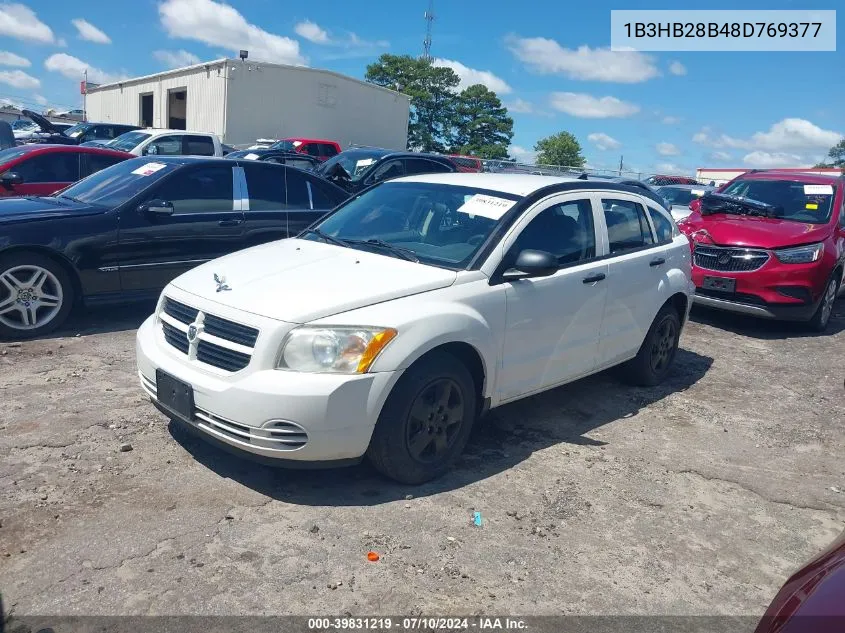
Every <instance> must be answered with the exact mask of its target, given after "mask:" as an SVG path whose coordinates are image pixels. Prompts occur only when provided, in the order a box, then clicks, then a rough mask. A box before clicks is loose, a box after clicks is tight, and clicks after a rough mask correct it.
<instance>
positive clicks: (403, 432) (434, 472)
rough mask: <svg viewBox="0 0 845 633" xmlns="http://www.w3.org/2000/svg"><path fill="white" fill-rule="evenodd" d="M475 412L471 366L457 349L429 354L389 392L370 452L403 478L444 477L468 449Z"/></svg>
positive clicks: (412, 481) (415, 481)
mask: <svg viewBox="0 0 845 633" xmlns="http://www.w3.org/2000/svg"><path fill="white" fill-rule="evenodd" d="M475 412H476V393H475V384H474V382H473V379H472V376H471V375H470V373H469V371H468V370H467V368H466V367H465V366H464V365H463V363H461V362H460V361H459V360H458V359H457V358H455V357H454V356H452V355H451V354H447V353H445V352H434V353H432V354H429V355H428V356H426V357H425V358H423V359H422V360H420V361H418V362H417V363H415V364H414V365H412V366H411V367H410V368H409V369H408V370H407V371H406V372H405V374H404V375H403V376H402V377H401V378H400V379H399V381H398V382H397V383H396V386H395V387H394V388H393V391H392V392H391V393H390V396H388V398H387V402H386V403H385V405H384V409H383V410H382V412H381V415H380V416H379V419H378V423H377V424H376V428H375V430H374V431H373V438H372V440H371V441H370V446H369V448H368V449H367V457H368V458H369V459H370V461H371V462H372V464H373V466H375V468H376V469H377V470H379V471H380V472H381V473H382V474H384V475H386V476H387V477H390V478H391V479H395V480H396V481H399V482H401V483H405V484H421V483H423V482H425V481H429V480H430V479H434V478H435V477H439V476H440V475H442V474H443V473H445V472H446V471H447V470H448V469H449V467H450V466H451V465H452V463H453V462H454V461H455V459H456V458H457V457H458V455H460V454H461V452H462V451H463V449H464V446H465V445H466V443H467V440H468V439H469V434H470V431H471V430H472V424H473V422H474V418H475Z"/></svg>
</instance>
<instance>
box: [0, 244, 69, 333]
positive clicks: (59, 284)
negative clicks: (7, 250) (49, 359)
mask: <svg viewBox="0 0 845 633" xmlns="http://www.w3.org/2000/svg"><path fill="white" fill-rule="evenodd" d="M72 306H73V285H72V284H71V280H70V277H69V275H68V274H67V272H66V271H65V270H64V269H63V268H62V267H61V266H59V265H58V264H57V263H56V262H54V261H53V260H52V259H50V258H49V257H45V256H44V255H41V254H39V253H12V254H10V255H6V256H0V339H5V340H8V339H26V338H34V337H36V336H41V335H43V334H47V333H49V332H52V331H53V330H55V329H56V328H57V327H59V326H60V325H61V324H62V323H63V322H64V320H65V319H66V318H67V315H68V314H69V313H70V310H71V307H72Z"/></svg>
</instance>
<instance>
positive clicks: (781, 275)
mask: <svg viewBox="0 0 845 633" xmlns="http://www.w3.org/2000/svg"><path fill="white" fill-rule="evenodd" d="M843 190H845V177H832V176H822V175H817V174H811V173H796V172H779V171H752V172H748V173H745V174H742V175H741V176H738V177H737V178H735V179H734V180H732V181H730V182H729V183H727V184H725V185H722V187H720V188H719V189H718V190H717V191H716V192H713V193H708V194H706V195H705V196H703V197H702V198H699V199H697V200H693V201H692V202H691V203H690V209H691V210H692V213H691V214H690V215H689V216H688V217H687V218H685V219H684V220H682V221H681V222H679V223H678V227H679V228H680V229H681V231H683V232H684V233H685V234H686V235H687V236H688V237H689V238H690V242H691V247H692V250H693V267H692V277H693V281H694V282H695V286H696V290H695V303H697V304H700V305H705V306H710V307H713V308H720V309H723V310H730V311H732V312H740V313H744V314H750V315H755V316H760V317H765V318H771V319H784V320H790V321H805V322H808V323H809V325H810V327H811V328H812V329H814V330H816V331H819V332H820V331H822V330H824V329H825V328H826V327H827V324H828V321H829V320H830V315H831V312H832V310H833V303H834V301H835V300H836V296H837V294H838V292H839V290H840V288H841V286H842V281H843V270H845V212H844V211H843V195H845V191H843Z"/></svg>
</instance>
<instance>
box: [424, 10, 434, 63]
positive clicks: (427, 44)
mask: <svg viewBox="0 0 845 633" xmlns="http://www.w3.org/2000/svg"><path fill="white" fill-rule="evenodd" d="M425 23H426V26H425V40H424V41H423V56H422V58H423V59H424V60H425V61H427V62H430V61H431V59H432V57H431V28H432V25H433V24H434V0H428V11H426V12H425Z"/></svg>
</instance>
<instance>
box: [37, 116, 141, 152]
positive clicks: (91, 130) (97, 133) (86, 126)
mask: <svg viewBox="0 0 845 633" xmlns="http://www.w3.org/2000/svg"><path fill="white" fill-rule="evenodd" d="M22 114H23V115H24V116H26V117H28V118H30V119H31V120H32V121H34V122H35V123H36V124H37V125H38V126H39V127H40V128H41V131H42V132H44V134H45V135H46V136H40V137H39V138H33V139H32V140H31V141H30V142H33V143H50V144H53V145H81V144H82V143H87V142H89V141H99V142H101V143H107V142H109V141H110V140H112V139H113V138H117V137H118V136H120V135H121V134H123V133H124V132H130V131H132V130H137V129H139V127H138V126H137V125H124V124H122V123H77V124H76V125H73V126H59V125H58V124H56V123H52V122H50V121H48V120H47V119H46V118H44V117H43V116H41V115H40V114H38V113H37V112H33V111H32V110H23V111H22Z"/></svg>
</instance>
